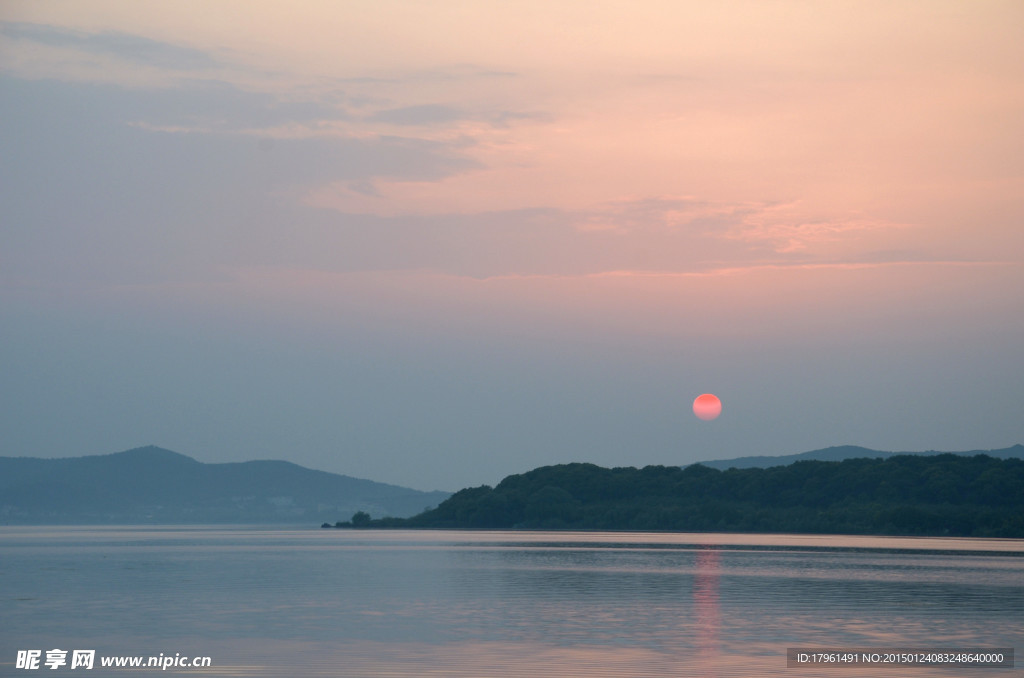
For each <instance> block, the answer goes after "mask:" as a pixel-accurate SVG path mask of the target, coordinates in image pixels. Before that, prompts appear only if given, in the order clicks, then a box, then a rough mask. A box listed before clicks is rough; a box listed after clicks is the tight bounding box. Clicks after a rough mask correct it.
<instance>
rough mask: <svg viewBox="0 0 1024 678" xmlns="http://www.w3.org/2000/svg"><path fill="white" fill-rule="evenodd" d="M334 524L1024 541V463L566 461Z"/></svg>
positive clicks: (923, 459) (947, 457)
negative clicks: (605, 464) (402, 512)
mask: <svg viewBox="0 0 1024 678" xmlns="http://www.w3.org/2000/svg"><path fill="white" fill-rule="evenodd" d="M335 526H336V527H402V528H491V529H566V530H568V529H572V530H652V531H685V532H691V531H697V532H795V533H819V534H820V533H828V534H878V535H915V536H960V537H1010V538H1024V460H1021V459H994V458H992V457H989V456H986V455H981V454H979V455H976V456H972V457H964V456H959V455H954V454H940V455H935V456H915V455H901V456H894V457H889V458H887V459H847V460H845V461H840V462H826V461H799V462H796V463H793V464H790V465H788V466H776V467H772V468H744V469H736V468H731V469H729V470H726V471H720V470H716V469H713V468H709V467H707V466H703V465H700V464H695V465H693V466H688V467H685V468H681V467H677V466H647V467H644V468H639V469H638V468H633V467H624V468H602V467H600V466H596V465H594V464H585V463H573V464H561V465H557V466H544V467H541V468H537V469H534V470H533V471H529V472H527V473H522V474H517V475H512V476H508V477H507V478H505V479H504V480H502V481H501V482H500V483H499V484H498V485H497V486H496V487H490V486H488V485H482V486H480V487H472V488H468V489H464V490H461V491H459V492H456V493H455V494H454V495H452V496H451V497H449V498H448V499H447V500H445V501H444V502H442V503H441V504H440V505H438V506H437V508H435V509H432V510H428V511H424V512H423V513H420V514H419V515H416V516H413V517H411V518H405V519H400V518H380V519H372V518H371V517H370V516H369V515H367V514H366V513H358V514H356V515H355V516H353V519H352V521H351V522H339V523H337V524H336V525H335ZM324 527H330V525H328V524H325V525H324Z"/></svg>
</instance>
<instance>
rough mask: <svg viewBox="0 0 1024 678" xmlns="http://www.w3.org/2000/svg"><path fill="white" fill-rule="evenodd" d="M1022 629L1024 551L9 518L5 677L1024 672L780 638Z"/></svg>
mask: <svg viewBox="0 0 1024 678" xmlns="http://www.w3.org/2000/svg"><path fill="white" fill-rule="evenodd" d="M1022 638H1024V541H1018V540H970V539H890V538H870V537H821V536H814V537H807V536H785V535H716V534H650V533H643V534H640V533H607V532H597V533H563V532H459V531H350V530H320V529H315V528H314V529H280V528H272V529H257V528H251V527H220V526H218V527H192V526H189V527H151V526H145V527H31V528H29V527H2V528H0V675H4V676H6V675H21V676H27V675H40V674H39V673H35V672H28V671H24V670H18V669H16V668H15V658H16V655H17V651H18V650H24V649H38V650H43V651H44V653H45V651H46V650H49V649H53V648H61V649H94V650H96V652H97V656H103V655H158V654H160V653H163V654H164V655H165V656H173V655H174V654H175V653H180V654H181V655H187V656H195V655H202V656H209V657H211V659H212V667H211V668H208V669H179V670H175V669H173V668H171V669H168V670H166V671H162V672H160V671H155V670H152V669H151V670H148V671H139V670H134V671H133V670H131V669H102V668H101V667H99V666H98V665H97V666H96V668H94V669H93V670H92V671H88V672H85V673H84V675H86V676H121V677H127V676H132V675H151V676H152V675H156V674H157V673H163V674H167V675H194V676H200V675H203V676H215V675H219V676H281V677H286V676H296V677H301V676H426V675H430V676H581V675H588V676H722V677H724V676H782V675H786V676H791V677H797V676H799V677H801V678H812V677H814V676H844V675H855V676H858V677H866V676H894V675H907V676H920V677H922V678H923V677H925V676H953V675H965V672H966V674H967V675H977V676H984V677H990V676H1008V675H1016V676H1019V675H1021V671H1020V669H1019V668H1018V669H1015V670H998V669H957V670H940V669H931V668H902V669H886V670H877V671H876V670H874V669H835V668H833V669H818V670H816V669H807V668H787V667H786V648H787V647H821V648H824V647H828V648H867V647H950V646H985V647H1014V648H1017V649H1018V650H1020V649H1021V648H1022V647H1024V643H1022V642H1021V640H1022ZM1022 661H1024V659H1018V662H1017V666H1018V667H1019V666H1021V663H1022ZM42 670H43V671H45V672H46V673H45V674H44V675H58V676H59V675H71V676H74V675H78V674H79V673H81V672H82V670H80V669H76V670H75V671H74V672H72V671H71V670H70V669H69V668H68V667H67V666H65V667H62V668H60V669H57V670H55V671H50V670H48V669H45V668H44V669H42ZM850 671H852V672H853V673H852V674H851V673H850Z"/></svg>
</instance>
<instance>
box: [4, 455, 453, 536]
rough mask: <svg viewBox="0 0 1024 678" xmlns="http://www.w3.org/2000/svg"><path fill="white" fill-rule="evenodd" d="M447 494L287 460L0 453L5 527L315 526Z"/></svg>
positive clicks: (388, 512) (402, 511)
mask: <svg viewBox="0 0 1024 678" xmlns="http://www.w3.org/2000/svg"><path fill="white" fill-rule="evenodd" d="M448 496H449V493H447V492H421V491H419V490H412V489H409V488H405V487H398V486H396V485H387V484H384V483H378V482H373V481H370V480H361V479H359V478H352V477H349V476H344V475H338V474H335V473H328V472H326V471H315V470H312V469H308V468H304V467H302V466H298V465H297V464H292V463H290V462H286V461H248V462H240V463H227V464H205V463H202V462H199V461H196V460H195V459H192V458H191V457H187V456H185V455H183V454H178V453H176V452H172V451H170V450H165V449H162V448H159V447H152V446H151V447H140V448H136V449H133V450H127V451H125V452H118V453H115V454H107V455H96V456H88V457H70V458H64V459H39V458H30V457H0V523H6V524H47V523H50V524H103V523H108V524H109V523H135V524H137V523H142V524H146V523H264V522H274V523H283V522H292V523H306V524H308V523H311V522H315V521H319V520H321V519H327V518H330V519H331V520H336V519H337V517H338V516H339V515H341V516H349V515H352V514H353V513H355V512H356V511H365V512H367V513H369V514H371V515H373V516H396V517H402V516H410V515H414V514H416V513H419V512H421V511H423V510H424V509H425V508H427V507H429V506H436V505H437V504H439V503H440V502H442V501H444V500H445V499H446V498H447V497H448Z"/></svg>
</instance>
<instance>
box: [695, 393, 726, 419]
mask: <svg viewBox="0 0 1024 678" xmlns="http://www.w3.org/2000/svg"><path fill="white" fill-rule="evenodd" d="M693 413H694V414H696V415H697V418H698V419H703V420H704V421H711V420H712V419H717V418H718V415H720V414H721V413H722V401H721V400H719V399H718V396H716V395H714V394H713V393H704V394H702V395H699V396H697V399H696V400H694V401H693Z"/></svg>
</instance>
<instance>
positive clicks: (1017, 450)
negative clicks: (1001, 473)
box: [700, 445, 1024, 471]
mask: <svg viewBox="0 0 1024 678" xmlns="http://www.w3.org/2000/svg"><path fill="white" fill-rule="evenodd" d="M904 454H915V455H923V456H927V455H936V454H956V455H960V456H966V457H973V456H974V455H976V454H987V455H988V456H990V457H993V458H995V459H1024V445H1014V446H1013V447H1007V448H1004V449H1001V450H971V451H969V452H936V451H934V450H929V451H927V452H881V451H879V450H871V449H868V448H866V447H857V446H856V445H840V446H837V447H826V448H825V449H823V450H812V451H811V452H803V453H801V454H785V455H782V456H779V457H737V458H736V459H714V460H711V461H702V462H700V463H701V464H703V465H704V466H708V467H710V468H716V469H719V470H721V471H725V470H726V469H730V468H770V467H772V466H788V465H790V464H792V463H793V462H795V461H843V460H844V459H862V458H869V459H887V458H889V457H894V456H896V455H904Z"/></svg>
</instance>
